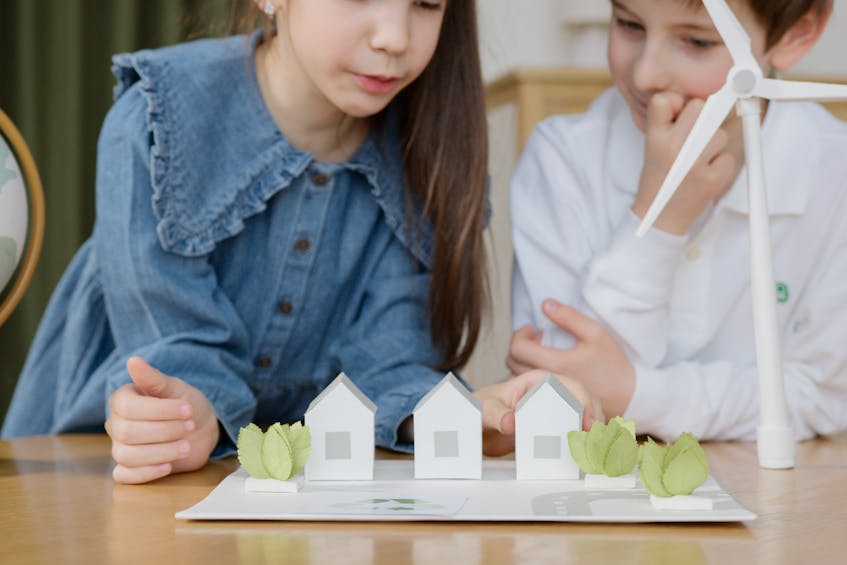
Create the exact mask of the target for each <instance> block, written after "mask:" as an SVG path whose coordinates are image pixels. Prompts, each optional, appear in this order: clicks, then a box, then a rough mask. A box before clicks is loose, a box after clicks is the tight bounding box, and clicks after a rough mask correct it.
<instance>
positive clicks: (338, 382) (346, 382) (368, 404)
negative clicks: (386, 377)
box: [306, 372, 376, 412]
mask: <svg viewBox="0 0 847 565" xmlns="http://www.w3.org/2000/svg"><path fill="white" fill-rule="evenodd" d="M342 385H343V386H345V387H347V390H349V391H350V392H351V393H353V396H355V397H356V398H357V399H358V400H359V402H361V403H362V404H364V405H365V408H367V409H368V410H370V411H371V412H376V404H374V403H373V402H372V401H371V399H370V398H368V397H367V396H365V393H363V392H362V391H361V390H359V387H357V386H356V385H355V384H354V383H353V381H351V380H350V377H348V376H347V375H346V374H344V373H343V372H342V373H338V376H337V377H335V380H333V381H332V382H331V383H329V385H327V387H326V388H325V389H323V391H321V393H320V394H319V395H317V396H316V397H315V398H314V400H312V401H311V402H310V403H309V407H308V408H307V409H306V412H311V411H312V409H314V408H316V407H317V406H318V404H320V403H321V401H323V399H324V398H326V397H327V396H329V394H330V393H331V392H332V391H333V390H335V389H336V388H338V387H340V386H342Z"/></svg>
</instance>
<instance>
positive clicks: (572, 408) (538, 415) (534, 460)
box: [515, 375, 583, 480]
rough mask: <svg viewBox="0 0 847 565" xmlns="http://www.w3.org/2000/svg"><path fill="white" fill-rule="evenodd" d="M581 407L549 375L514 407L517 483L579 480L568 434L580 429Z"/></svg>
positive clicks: (555, 379) (559, 382)
mask: <svg viewBox="0 0 847 565" xmlns="http://www.w3.org/2000/svg"><path fill="white" fill-rule="evenodd" d="M582 411H583V406H582V403H581V402H580V401H579V400H577V399H576V397H574V396H573V394H571V392H570V391H569V390H568V389H567V388H566V387H565V385H563V384H562V383H561V381H559V379H557V378H556V377H554V376H552V375H547V377H545V378H544V380H542V381H541V382H539V383H538V384H537V385H535V386H534V387H533V388H532V389H531V390H530V391H529V392H527V393H526V394H525V395H524V397H523V398H521V400H520V401H519V402H518V404H517V406H516V407H515V472H516V476H517V479H518V480H531V479H579V467H577V465H576V463H575V462H574V460H573V458H572V457H571V452H570V449H569V448H568V432H569V431H571V430H580V429H582Z"/></svg>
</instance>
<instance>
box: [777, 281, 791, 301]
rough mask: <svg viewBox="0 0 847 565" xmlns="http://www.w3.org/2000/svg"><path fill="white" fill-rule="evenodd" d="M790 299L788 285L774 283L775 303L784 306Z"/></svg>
mask: <svg viewBox="0 0 847 565" xmlns="http://www.w3.org/2000/svg"><path fill="white" fill-rule="evenodd" d="M790 297H791V293H790V292H789V291H788V285H787V284H786V283H784V282H781V281H780V282H777V283H776V301H777V302H779V303H780V304H785V303H786V302H788V299H789V298H790Z"/></svg>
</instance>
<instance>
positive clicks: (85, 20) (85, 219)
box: [0, 0, 236, 419]
mask: <svg viewBox="0 0 847 565" xmlns="http://www.w3.org/2000/svg"><path fill="white" fill-rule="evenodd" d="M235 1H236V0H38V1H34V0H0V108H2V109H3V110H4V111H5V112H6V114H8V115H9V117H10V118H11V119H12V121H13V122H15V124H16V125H17V126H18V128H19V129H20V130H21V133H22V135H23V137H24V139H25V140H26V142H27V144H28V145H29V147H30V150H31V151H32V153H33V157H34V158H35V162H36V165H37V167H38V170H39V173H40V175H41V180H42V183H43V184H44V192H45V200H46V207H47V212H46V216H47V222H46V223H47V229H46V234H45V238H44V246H43V249H42V252H41V260H40V262H39V264H38V268H37V270H36V273H35V276H34V277H33V280H32V284H31V285H30V287H29V289H28V291H27V294H26V295H25V296H24V299H23V300H22V301H21V303H20V305H19V306H18V308H17V309H16V310H15V312H14V313H13V314H12V317H11V318H9V320H7V322H6V323H5V324H4V325H3V326H2V327H0V419H2V418H3V417H5V414H6V410H7V408H8V404H9V401H10V399H11V395H12V391H13V390H14V386H15V382H16V381H17V378H18V374H19V373H20V370H21V367H22V366H23V362H24V358H25V356H26V352H27V349H28V348H29V344H30V342H31V341H32V337H33V335H34V333H35V330H36V328H37V326H38V322H39V320H40V319H41V315H42V314H43V312H44V308H45V307H46V305H47V300H48V299H49V297H50V294H51V292H52V291H53V289H54V287H55V286H56V283H57V282H58V281H59V277H60V276H61V275H62V272H63V271H64V269H65V267H66V266H67V265H68V263H69V261H70V260H71V257H72V256H73V254H74V252H75V251H76V250H77V248H78V247H79V246H80V245H81V244H82V242H83V241H84V240H85V239H86V238H87V237H88V235H89V234H90V233H91V228H92V225H93V222H94V170H95V159H96V144H97V135H98V133H99V130H100V125H101V123H102V122H103V118H104V117H105V115H106V112H107V111H108V109H109V106H110V105H111V103H112V87H113V85H114V80H113V77H112V74H111V70H110V67H111V63H110V58H111V56H112V55H113V54H115V53H120V52H125V51H134V50H138V49H143V48H155V47H160V46H163V45H168V44H171V43H176V42H179V41H183V40H185V39H192V38H196V37H201V36H213V35H221V34H222V33H225V32H226V31H227V30H228V29H229V26H230V20H231V12H232V5H233V2H235Z"/></svg>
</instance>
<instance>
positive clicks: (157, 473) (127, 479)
mask: <svg viewBox="0 0 847 565" xmlns="http://www.w3.org/2000/svg"><path fill="white" fill-rule="evenodd" d="M172 470H173V466H172V465H171V464H170V463H162V464H160V465H148V466H145V467H126V466H124V465H121V464H118V465H117V466H115V469H114V470H113V471H112V478H113V479H115V482H116V483H123V484H127V485H137V484H141V483H147V482H150V481H155V480H156V479H160V478H162V477H164V476H166V475H168V474H170V472H171V471H172Z"/></svg>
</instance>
